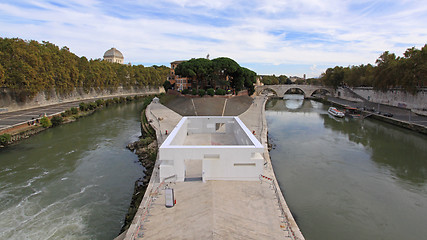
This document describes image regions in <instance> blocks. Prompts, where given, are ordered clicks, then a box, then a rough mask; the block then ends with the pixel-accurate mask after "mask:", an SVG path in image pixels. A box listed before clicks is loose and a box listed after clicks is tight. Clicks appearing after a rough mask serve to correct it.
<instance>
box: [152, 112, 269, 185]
mask: <svg viewBox="0 0 427 240" xmlns="http://www.w3.org/2000/svg"><path fill="white" fill-rule="evenodd" d="M215 123H225V124H226V126H227V129H228V130H227V131H230V132H231V133H229V134H233V135H234V136H235V138H236V140H237V141H238V143H239V144H238V145H220V146H218V145H215V146H185V145H182V144H183V142H184V140H185V137H186V135H187V132H188V133H190V132H191V133H207V132H208V133H209V132H210V133H213V132H215ZM209 126H211V127H209ZM198 128H200V129H198ZM212 128H213V130H212ZM263 152H264V147H263V145H261V143H260V142H259V141H258V140H257V139H256V138H255V137H254V136H253V135H252V133H251V132H250V131H249V129H247V127H246V126H245V125H244V124H243V122H242V121H241V120H240V119H239V118H237V117H236V118H233V117H223V118H221V117H216V118H215V117H209V118H208V117H184V118H182V119H181V121H180V122H179V123H178V124H177V126H176V127H175V128H174V130H173V131H172V132H171V133H170V135H169V136H168V138H167V139H166V140H165V142H164V143H163V144H162V146H161V147H160V148H159V160H160V161H161V165H160V179H161V180H163V179H164V178H167V177H169V176H171V175H175V174H176V176H177V177H176V181H184V179H185V167H186V166H185V160H202V172H203V173H204V174H203V179H204V180H241V181H248V180H258V179H259V175H260V174H261V173H262V170H263V165H264V159H263V157H262V155H261V153H263ZM172 163H173V164H172ZM201 174H202V173H201Z"/></svg>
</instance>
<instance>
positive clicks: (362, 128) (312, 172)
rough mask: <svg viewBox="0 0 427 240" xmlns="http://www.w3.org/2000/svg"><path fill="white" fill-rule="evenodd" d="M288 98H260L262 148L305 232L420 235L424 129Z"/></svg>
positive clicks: (424, 202)
mask: <svg viewBox="0 0 427 240" xmlns="http://www.w3.org/2000/svg"><path fill="white" fill-rule="evenodd" d="M290 98H291V99H287V100H282V99H273V100H270V101H269V102H268V103H267V104H266V117H267V122H268V130H269V138H270V139H271V142H272V143H273V147H274V149H272V150H271V152H270V154H271V160H272V164H273V166H274V170H275V173H276V177H277V179H278V182H279V184H280V187H281V189H282V191H283V193H284V195H285V198H286V201H287V203H288V205H289V207H290V209H291V211H292V213H293V214H294V217H295V218H296V220H297V223H298V225H299V227H300V228H301V231H302V233H303V235H304V236H305V237H306V239H308V240H311V239H314V240H317V239H320V240H323V239H324V240H327V239H328V240H329V239H346V240H350V239H358V240H360V239H387V240H389V239H426V236H427V228H426V223H427V137H426V136H425V135H421V134H418V133H414V132H412V131H409V130H405V129H402V128H398V127H395V126H393V125H390V124H386V123H382V122H380V121H376V120H370V119H365V120H355V119H336V118H334V117H332V116H330V115H328V113H327V109H328V107H329V106H327V105H325V104H322V103H319V102H315V101H311V100H303V99H298V97H294V96H292V97H290Z"/></svg>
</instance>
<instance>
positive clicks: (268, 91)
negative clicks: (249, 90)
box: [259, 87, 279, 96]
mask: <svg viewBox="0 0 427 240" xmlns="http://www.w3.org/2000/svg"><path fill="white" fill-rule="evenodd" d="M259 94H261V95H267V96H268V95H270V94H273V95H276V96H279V95H278V94H277V92H276V91H275V90H274V88H268V87H267V88H263V89H262V90H261V91H260V92H259Z"/></svg>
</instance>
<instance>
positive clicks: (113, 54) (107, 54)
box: [104, 48, 124, 59]
mask: <svg viewBox="0 0 427 240" xmlns="http://www.w3.org/2000/svg"><path fill="white" fill-rule="evenodd" d="M109 57H110V58H111V57H114V58H120V59H124V57H123V54H122V53H121V52H120V51H119V50H117V49H116V48H111V49H110V50H108V51H106V52H105V53H104V58H109Z"/></svg>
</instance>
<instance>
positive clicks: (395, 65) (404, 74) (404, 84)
mask: <svg viewBox="0 0 427 240" xmlns="http://www.w3.org/2000/svg"><path fill="white" fill-rule="evenodd" d="M375 63H376V66H372V65H371V64H368V65H363V64H362V65H360V66H349V67H339V66H336V67H334V68H328V69H327V70H326V72H325V73H323V74H322V77H321V81H322V82H323V83H324V84H325V85H328V86H332V87H335V88H336V87H338V86H341V85H347V86H352V87H373V88H374V89H376V90H388V89H390V88H402V89H404V90H406V91H408V92H412V93H415V92H416V91H417V88H421V87H426V86H427V44H426V45H424V47H422V48H421V50H420V49H416V48H414V47H412V48H408V49H407V50H406V51H405V53H404V54H403V57H396V55H395V54H394V53H389V52H388V51H386V52H384V53H383V54H381V56H380V57H379V58H378V59H377V60H376V62H375Z"/></svg>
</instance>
